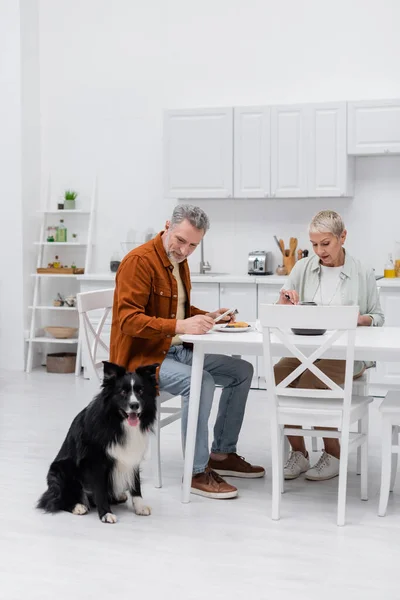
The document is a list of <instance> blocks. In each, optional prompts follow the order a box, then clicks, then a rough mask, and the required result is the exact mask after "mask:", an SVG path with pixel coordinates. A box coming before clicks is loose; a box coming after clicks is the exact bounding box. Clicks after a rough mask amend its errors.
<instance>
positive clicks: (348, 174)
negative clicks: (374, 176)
mask: <svg viewBox="0 0 400 600" xmlns="http://www.w3.org/2000/svg"><path fill="white" fill-rule="evenodd" d="M307 111H308V113H309V115H308V117H307V118H308V119H309V121H310V125H309V127H307V129H308V131H309V135H310V137H309V144H310V145H309V150H308V152H307V161H308V168H307V175H308V185H307V187H308V195H309V196H310V197H317V198H323V197H331V198H332V197H337V196H352V195H353V191H354V158H351V157H349V156H348V155H347V139H346V138H347V135H346V132H347V106H346V102H336V103H334V104H327V103H323V104H311V105H309V107H308V109H307Z"/></svg>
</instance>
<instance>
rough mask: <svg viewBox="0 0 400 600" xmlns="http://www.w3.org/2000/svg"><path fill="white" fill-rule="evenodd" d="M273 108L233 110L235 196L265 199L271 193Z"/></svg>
mask: <svg viewBox="0 0 400 600" xmlns="http://www.w3.org/2000/svg"><path fill="white" fill-rule="evenodd" d="M270 136H271V109H270V108H269V107H268V106H258V107H254V106H252V107H245V108H235V110H234V195H235V198H263V197H267V198H268V197H269V196H270V194H271V181H270V180H271V164H270V154H271V152H270V150H271V137H270Z"/></svg>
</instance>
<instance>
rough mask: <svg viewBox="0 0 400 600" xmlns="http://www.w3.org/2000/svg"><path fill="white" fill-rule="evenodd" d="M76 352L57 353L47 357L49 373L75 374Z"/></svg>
mask: <svg viewBox="0 0 400 600" xmlns="http://www.w3.org/2000/svg"><path fill="white" fill-rule="evenodd" d="M75 364H76V352H55V353H53V354H48V355H47V356H46V369H47V372H48V373H75Z"/></svg>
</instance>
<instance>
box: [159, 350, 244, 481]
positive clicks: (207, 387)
mask: <svg viewBox="0 0 400 600" xmlns="http://www.w3.org/2000/svg"><path fill="white" fill-rule="evenodd" d="M192 356H193V353H192V351H191V350H189V349H187V348H184V347H183V346H182V345H179V346H171V348H170V350H169V352H168V354H167V356H166V358H165V360H164V361H163V363H162V365H161V368H160V375H159V384H160V389H162V390H165V391H167V392H169V393H170V394H176V395H177V396H178V395H181V396H182V397H183V414H182V441H183V447H185V443H186V428H187V418H188V405H189V393H190V377H191V372H192V366H191V365H192ZM252 377H253V366H252V365H251V364H250V363H249V362H247V361H245V360H241V359H240V358H233V357H232V356H225V355H221V354H206V355H205V358H204V370H203V380H202V384H201V395H200V407H199V418H198V422H197V436H196V447H195V453H194V465H193V473H194V474H196V473H202V472H203V471H204V469H205V468H206V466H207V463H208V459H209V455H210V450H209V445H208V419H209V417H210V411H211V406H212V403H213V398H214V391H215V386H216V385H220V386H222V387H223V391H222V394H221V399H220V401H219V407H218V415H217V419H216V421H215V426H214V441H213V444H212V447H211V452H227V453H228V452H236V444H237V440H238V437H239V433H240V428H241V426H242V422H243V417H244V411H245V408H246V401H247V395H248V392H249V389H250V384H251V380H252Z"/></svg>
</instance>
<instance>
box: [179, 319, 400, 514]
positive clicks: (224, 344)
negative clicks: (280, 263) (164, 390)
mask: <svg viewBox="0 0 400 600" xmlns="http://www.w3.org/2000/svg"><path fill="white" fill-rule="evenodd" d="M292 335H293V334H292ZM326 335H328V334H325V335H322V336H297V335H296V336H294V335H293V337H294V338H296V345H297V347H298V348H299V349H300V350H302V351H303V352H304V353H305V354H309V353H311V352H312V351H314V350H316V349H317V348H318V347H319V346H320V345H321V343H322V342H323V341H324V339H326V338H325V336H326ZM181 339H182V341H183V342H188V343H191V344H193V361H192V374H191V383H190V396H189V410H188V423H187V434H186V448H185V462H184V474H183V485H182V502H184V503H187V502H190V486H191V481H192V471H193V461H194V449H195V441H196V433H197V419H198V414H199V402H200V391H201V380H202V376H203V366H204V356H205V354H228V355H233V356H241V355H255V356H261V355H262V354H263V341H262V339H263V338H262V333H260V332H258V331H255V330H254V329H252V330H251V331H245V332H239V333H237V332H221V331H214V330H212V331H210V332H209V333H207V334H205V335H188V334H185V335H181ZM272 343H273V354H274V356H275V357H277V358H279V357H282V356H290V353H289V351H288V349H287V348H286V347H285V346H284V345H283V344H282V342H281V341H280V340H279V339H278V338H277V337H273V338H272ZM345 348H346V337H345V335H344V336H342V337H341V338H340V339H339V340H337V341H336V343H334V344H333V346H332V348H331V349H330V351H329V352H327V353H326V354H324V357H325V358H335V359H342V358H343V357H344V351H345ZM354 357H355V360H368V361H383V362H400V327H358V328H357V332H356V342H355V356H354Z"/></svg>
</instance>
